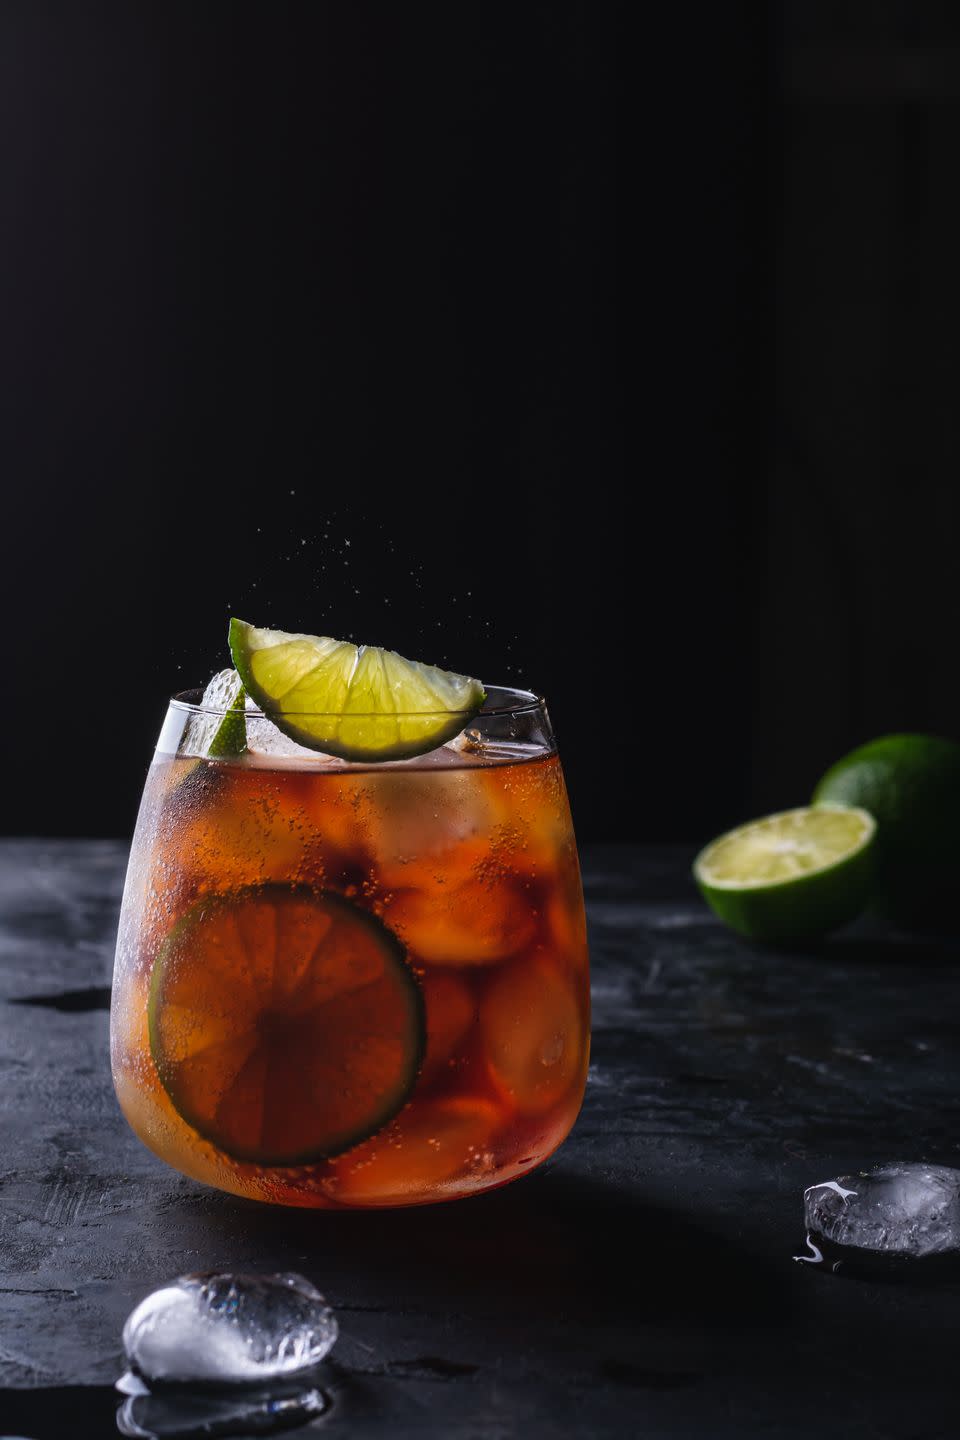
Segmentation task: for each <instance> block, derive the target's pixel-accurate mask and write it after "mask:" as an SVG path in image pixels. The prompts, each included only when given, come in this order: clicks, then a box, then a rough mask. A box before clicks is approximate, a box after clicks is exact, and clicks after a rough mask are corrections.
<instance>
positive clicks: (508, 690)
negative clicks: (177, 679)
mask: <svg viewBox="0 0 960 1440" xmlns="http://www.w3.org/2000/svg"><path fill="white" fill-rule="evenodd" d="M484 688H485V690H486V692H487V700H485V701H484V704H483V708H482V709H481V710H389V711H383V710H351V711H349V712H348V716H347V717H346V718H349V719H350V720H382V719H383V718H384V717H385V716H389V717H390V718H396V719H398V720H408V719H409V720H412V719H420V720H426V719H434V720H440V719H442V718H443V717H444V716H450V715H462V716H463V717H464V724H466V723H467V721H468V720H474V721H476V722H480V721H481V720H485V719H491V718H494V717H499V718H501V719H502V718H503V717H504V716H507V717H511V716H515V715H530V714H533V713H534V712H535V711H537V710H541V711H544V712H545V711H546V701H545V700H544V699H543V696H541V695H537V694H535V693H534V692H533V691H532V690H520V689H518V688H517V687H515V686H513V685H487V686H485V687H484ZM493 694H496V695H498V696H508V697H510V703H508V704H505V705H504V704H496V705H493V706H492V707H490V708H489V709H488V708H487V701H489V700H490V698H491V696H492V695H493ZM193 696H199V697H200V698H199V700H197V699H193V698H192V697H193ZM202 700H203V690H202V689H201V688H200V687H199V686H197V687H195V688H194V689H192V690H180V691H179V692H178V693H177V694H176V695H171V696H170V700H169V702H168V703H169V705H170V707H171V709H174V710H180V711H184V712H185V713H186V714H188V715H213V716H218V717H220V718H221V719H222V718H223V717H224V716H226V715H229V714H230V713H231V711H230V709H229V707H226V706H223V705H204V704H202V703H201V702H202ZM278 713H279V714H280V715H284V716H295V715H296V716H312V717H314V718H315V719H318V720H329V719H341V718H344V717H343V715H342V712H341V711H338V710H281V711H279V712H278ZM245 714H246V716H247V718H248V719H253V720H257V719H260V720H270V719H271V716H270V714H269V712H268V711H266V710H260V709H247V710H246V711H245Z"/></svg>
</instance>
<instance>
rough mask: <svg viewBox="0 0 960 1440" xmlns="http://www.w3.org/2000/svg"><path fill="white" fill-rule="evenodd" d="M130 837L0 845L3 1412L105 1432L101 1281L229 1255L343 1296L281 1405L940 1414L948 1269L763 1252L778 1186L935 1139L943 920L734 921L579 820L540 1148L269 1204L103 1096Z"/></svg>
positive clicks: (39, 1438)
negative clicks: (460, 1195) (367, 1198)
mask: <svg viewBox="0 0 960 1440" xmlns="http://www.w3.org/2000/svg"><path fill="white" fill-rule="evenodd" d="M124 858H125V849H124V846H123V845H121V844H119V843H112V842H106V841H90V842H79V841H72V842H71V841H41V840H31V841H12V840H11V841H4V842H0V915H2V920H0V1122H2V1132H0V1142H2V1143H0V1237H2V1245H0V1434H5V1433H7V1432H9V1433H13V1434H16V1435H23V1436H28V1437H34V1440H46V1437H49V1436H56V1437H57V1440H60V1437H65V1440H69V1437H74V1436H77V1437H86V1436H91V1437H99V1436H109V1435H111V1434H115V1433H116V1431H115V1429H114V1411H115V1409H116V1396H115V1395H114V1394H113V1393H112V1391H111V1389H110V1386H111V1384H112V1382H113V1380H114V1379H115V1378H116V1377H117V1375H118V1374H119V1372H120V1369H121V1360H120V1329H121V1325H122V1322H123V1319H124V1317H125V1315H126V1314H127V1312H128V1311H129V1310H130V1308H131V1307H132V1305H133V1304H134V1303H135V1302H136V1301H137V1299H138V1298H139V1297H140V1296H141V1295H143V1294H144V1293H145V1292H146V1291H147V1290H148V1289H149V1288H151V1287H153V1286H154V1285H156V1284H157V1283H159V1282H161V1281H164V1280H166V1279H168V1278H169V1277H171V1276H174V1275H176V1274H178V1273H180V1272H182V1271H186V1270H196V1269H209V1268H227V1267H233V1268H238V1269H251V1268H254V1269H297V1270H301V1271H303V1272H304V1273H306V1274H307V1275H308V1276H310V1277H311V1278H312V1279H314V1280H315V1281H316V1282H317V1284H319V1286H320V1287H321V1289H323V1290H324V1291H325V1293H326V1294H327V1296H328V1297H329V1299H330V1300H331V1301H332V1302H333V1303H334V1304H335V1305H336V1307H337V1310H338V1312H339V1316H340V1321H341V1327H342V1334H341V1339H340V1341H339V1343H338V1344H337V1346H336V1349H335V1351H334V1352H333V1357H332V1358H333V1361H334V1363H332V1364H330V1365H329V1366H328V1367H327V1383H328V1389H329V1390H330V1392H331V1394H332V1396H333V1399H334V1408H333V1410H332V1412H331V1414H330V1415H329V1417H328V1418H327V1419H326V1420H324V1421H322V1422H315V1423H314V1425H313V1426H312V1427H311V1428H309V1429H306V1430H303V1431H301V1432H299V1433H301V1434H303V1435H308V1434H311V1435H312V1434H315V1433H319V1432H320V1431H321V1430H323V1431H325V1432H328V1433H329V1435H330V1437H331V1440H333V1437H335V1436H337V1435H338V1434H342V1435H343V1436H344V1437H350V1440H365V1437H367V1436H381V1435H383V1436H390V1437H392V1440H406V1437H414V1436H424V1435H426V1436H432V1435H436V1436H443V1437H451V1440H511V1437H514V1436H517V1437H519V1436H523V1437H530V1440H551V1437H555V1436H576V1437H590V1436H607V1435H623V1436H630V1437H638V1440H641V1437H643V1440H654V1437H661V1436H662V1437H687V1436H690V1437H709V1440H721V1437H728V1436H729V1437H738V1440H739V1437H743V1436H753V1435H756V1436H763V1437H777V1436H791V1437H794V1436H796V1437H800V1436H803V1437H814V1436H815V1437H823V1436H844V1437H861V1436H864V1437H866V1436H869V1437H883V1436H891V1437H894V1436H895V1437H911V1440H933V1437H939V1436H955V1435H956V1434H957V1433H958V1430H960V1422H958V1420H957V1418H956V1416H955V1414H954V1399H953V1397H954V1392H955V1388H956V1373H957V1360H956V1353H957V1340H956V1325H955V1319H956V1314H957V1308H958V1303H960V1286H958V1285H956V1284H955V1283H954V1282H952V1281H947V1282H942V1283H940V1284H939V1285H936V1286H929V1285H924V1284H922V1283H920V1281H919V1280H917V1281H913V1280H908V1281H907V1282H906V1283H900V1284H881V1283H876V1282H866V1281H858V1280H853V1279H847V1280H843V1279H840V1278H839V1277H834V1276H831V1275H829V1274H826V1273H821V1272H819V1271H814V1270H813V1269H812V1267H809V1266H805V1265H798V1264H794V1263H793V1262H792V1260H791V1256H792V1255H793V1254H794V1253H796V1252H798V1251H799V1250H800V1249H801V1248H802V1243H801V1242H802V1240H803V1234H802V1219H801V1216H802V1211H801V1192H802V1190H803V1187H804V1186H805V1185H806V1184H809V1183H813V1182H815V1181H819V1180H824V1179H827V1178H829V1177H831V1176H833V1175H836V1174H841V1173H843V1172H845V1171H849V1170H850V1169H851V1168H857V1167H859V1166H860V1165H862V1164H864V1163H868V1162H873V1161H879V1160H886V1159H893V1158H905V1159H919V1158H925V1159H931V1160H939V1161H942V1162H945V1163H947V1164H960V1090H958V1079H960V1027H958V1024H957V997H958V984H957V980H958V969H957V960H958V948H957V946H956V945H955V944H953V943H948V942H933V941H919V940H916V939H913V940H912V939H910V938H908V937H904V936H885V935H883V934H882V933H880V932H874V931H871V930H870V929H869V928H866V929H862V930H860V931H853V932H851V933H848V934H846V935H844V936H841V937H839V938H837V939H836V940H834V941H832V942H830V943H828V944H827V945H825V946H823V947H822V949H820V950H819V951H809V952H806V953H795V954H794V953H782V952H765V951H762V950H759V949H753V948H751V947H750V946H748V945H746V944H743V943H741V942H739V941H738V940H737V939H736V938H735V937H733V936H731V935H730V934H729V933H727V932H726V931H725V930H724V929H723V928H722V927H721V926H720V925H719V924H718V923H717V922H715V921H714V920H713V919H712V917H711V916H710V915H709V914H708V913H707V912H706V911H705V910H704V908H703V907H702V906H701V904H700V903H699V901H698V900H697V899H696V897H695V895H694V893H693V890H692V887H691V884H690V882H689V879H688V864H689V858H690V856H689V853H688V852H687V851H686V850H683V849H681V848H677V849H665V848H654V849H649V848H627V847H617V848H613V847H610V848H607V847H601V848H597V849H592V850H588V851H587V853H586V856H585V864H584V870H585V880H586V889H587V897H588V905H589V914H590V925H591V937H592V953H593V962H594V1003H595V1029H594V1058H593V1064H592V1067H591V1071H590V1084H589V1088H588V1091H587V1098H586V1102H585V1104H584V1108H583V1112H582V1115H581V1117H580V1121H579V1123H578V1125H577V1128H576V1130H575V1131H574V1133H573V1135H572V1136H571V1138H570V1139H569V1140H568V1142H567V1144H566V1145H565V1146H564V1148H563V1149H562V1151H561V1152H560V1153H559V1155H558V1156H557V1157H556V1158H555V1159H554V1161H553V1162H551V1164H550V1165H548V1166H547V1167H545V1168H544V1169H543V1170H542V1171H540V1172H539V1173H537V1174H535V1175H532V1176H530V1177H529V1178H528V1179H526V1180H523V1181H521V1182H519V1183H518V1184H515V1185H513V1186H511V1187H509V1188H507V1189H505V1190H503V1191H500V1192H498V1193H496V1194H493V1195H490V1196H487V1197H479V1198H477V1199H473V1200H469V1201H463V1202H460V1203H458V1204H455V1205H449V1206H441V1207H437V1208H428V1209H423V1210H411V1211H394V1212H387V1213H384V1212H380V1213H370V1214H347V1213H344V1214H323V1213H312V1212H306V1211H289V1210H280V1209H273V1208H269V1207H263V1206H258V1205H256V1204H255V1203H253V1202H243V1201H238V1200H235V1199H231V1198H229V1197H228V1196H225V1195H220V1194H218V1193H215V1192H213V1191H210V1190H206V1189H203V1188H202V1187H201V1186H199V1185H196V1184H194V1183H192V1182H191V1181H189V1180H186V1179H184V1178H182V1177H181V1176H179V1175H176V1174H175V1173H173V1172H172V1171H171V1170H168V1169H167V1168H165V1167H164V1166H163V1165H162V1164H161V1163H160V1161H159V1160H156V1159H155V1158H154V1157H153V1156H152V1155H151V1154H149V1153H148V1152H147V1151H146V1150H145V1149H143V1148H142V1146H141V1145H140V1144H139V1143H138V1142H137V1140H135V1138H134V1137H133V1135H132V1134H131V1133H130V1132H129V1131H128V1129H127V1127H126V1125H125V1123H124V1121H123V1119H122V1118H121V1116H120V1114H119V1111H118V1110H117V1107H116V1105H115V1102H114V1099H113V1093H112V1090H111V1086H110V1076H109V1068H108V1059H107V1028H108V1013H107V1006H108V1003H109V989H108V987H109V984H110V972H111V963H112V949H113V935H114V928H115V923H116V913H117V906H118V902H119V899H120V891H121V884H122V877H123V867H124ZM294 1433H297V1432H294Z"/></svg>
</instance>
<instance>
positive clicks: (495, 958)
mask: <svg viewBox="0 0 960 1440" xmlns="http://www.w3.org/2000/svg"><path fill="white" fill-rule="evenodd" d="M222 713H223V712H221V714H219V715H218V714H211V713H210V711H209V709H207V710H205V709H204V707H203V705H202V703H201V696H200V695H199V692H191V693H186V694H184V695H181V696H178V697H177V698H175V699H174V700H172V701H171V703H170V707H169V711H168V714H167V719H166V723H165V725H164V728H163V731H162V733H161V737H160V741H159V744H158V747H157V752H156V757H155V759H154V762H153V765H152V766H151V769H150V772H149V776H148V779H147V783H146V788H145V792H144V797H143V802H142V805H141V809H140V817H139V821H138V824H137V829H136V834H135V837H134V841H133V847H132V851H131V856H130V864H129V870H128V875H127V883H126V889H125V892H124V900H123V909H122V915H121V923H120V934H119V940H118V946H117V958H116V969H115V978H114V990H113V1013H112V1062H113V1075H114V1083H115V1086H116V1091H117V1095H118V1097H119V1101H120V1104H121V1106H122V1108H123V1111H124V1114H125V1115H126V1117H127V1119H128V1121H129V1123H130V1125H131V1126H132V1128H133V1129H134V1131H135V1132H136V1134H137V1135H138V1136H139V1137H140V1139H141V1140H142V1141H143V1142H144V1143H145V1144H146V1145H147V1146H149V1147H150V1149H152V1150H153V1151H155V1152H156V1154H158V1155H159V1156H160V1157H161V1158H162V1159H164V1160H166V1161H167V1162H168V1163H169V1164H170V1165H172V1166H174V1167H175V1168H176V1169H178V1170H180V1171H182V1172H183V1173H185V1174H187V1175H190V1176H192V1177H193V1178H194V1179H197V1180H200V1181H203V1182H205V1183H206V1184H209V1185H214V1186H218V1187H219V1188H221V1189H223V1190H227V1191H232V1192H234V1193H235V1194H238V1195H243V1196H247V1197H250V1198H254V1199H259V1200H265V1201H273V1202H279V1203H283V1204H288V1205H299V1206H312V1207H317V1208H342V1207H350V1208H365V1207H378V1206H397V1205H418V1204H425V1203H428V1202H431V1201H439V1200H450V1199H455V1198H457V1197H460V1196H465V1195H471V1194H476V1193H477V1192H480V1191H483V1190H488V1189H491V1188H494V1187H496V1186H499V1185H503V1184H505V1183H507V1182H508V1181H511V1180H513V1179H515V1178H517V1177H518V1176H521V1175H523V1174H525V1173H526V1172H528V1171H529V1170H531V1169H533V1167H534V1166H536V1165H538V1164H540V1163H541V1162H542V1161H543V1160H545V1159H546V1158H547V1157H548V1156H549V1155H550V1154H551V1153H552V1152H553V1151H554V1150H555V1149H556V1148H557V1146H558V1145H560V1143H561V1142H562V1141H563V1139H564V1137H565V1136H566V1135H567V1134H568V1132H569V1130H570V1128H571V1126H572V1125H573V1123H574V1120H575V1118H576V1115H577V1112H578V1110H579V1107H580V1103H581V1100H582V1096H583V1089H584V1083H585V1077H586V1069H587V1060H588V1053H589V980H588V961H587V945H586V932H585V922H584V911H583V898H582V892H581V886H580V874H579V868H578V863H577V853H576V847H575V842H574V835H573V828H572V824H571V818H570V810H569V805H568V801H567V794H566V789H565V786H564V780H563V775H562V772H561V769H560V762H559V760H558V757H557V753H556V747H555V743H554V739H553V735H552V732H551V729H550V724H549V720H548V718H547V714H546V711H545V709H544V707H543V705H542V703H541V702H540V701H539V700H537V698H536V697H535V696H533V695H530V694H527V693H525V692H522V691H515V690H503V689H493V688H491V689H490V690H489V691H488V693H487V699H486V702H485V705H484V708H483V710H482V711H481V712H480V714H479V715H477V716H475V717H474V718H472V719H471V720H470V728H469V729H468V730H466V731H465V732H464V733H462V734H461V735H460V736H458V737H457V738H456V739H455V740H453V741H452V742H450V743H448V744H446V745H443V746H441V747H440V748H438V749H436V750H433V751H431V752H429V753H428V754H425V755H420V756H418V757H416V758H414V759H407V760H399V761H391V762H387V763H381V764H375V763H363V764H361V763H354V762H350V761H345V760H341V759H336V758H334V757H331V756H327V755H322V754H319V753H317V752H315V751H310V750H305V749H302V748H301V747H299V746H298V745H296V744H294V743H293V742H292V741H290V740H288V739H286V738H285V737H284V736H282V735H280V734H279V732H277V731H276V730H275V729H274V726H273V725H272V724H271V722H270V721H269V719H268V718H267V717H266V716H264V715H263V714H262V713H261V712H259V711H254V710H248V711H247V715H246V726H247V733H248V737H249V748H248V749H247V750H246V751H245V752H244V753H243V754H240V755H237V756H233V757H224V758H211V757H210V756H209V754H208V753H207V752H208V748H209V747H208V741H209V735H210V733H211V727H215V726H216V724H218V723H219V721H220V720H221V718H222Z"/></svg>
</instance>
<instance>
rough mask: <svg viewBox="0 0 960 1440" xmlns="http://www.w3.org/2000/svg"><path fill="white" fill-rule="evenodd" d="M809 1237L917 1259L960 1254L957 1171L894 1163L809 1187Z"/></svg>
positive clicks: (806, 1203)
mask: <svg viewBox="0 0 960 1440" xmlns="http://www.w3.org/2000/svg"><path fill="white" fill-rule="evenodd" d="M803 1208H804V1218H805V1221H806V1227H807V1230H808V1232H810V1233H812V1234H813V1235H814V1236H815V1237H816V1236H818V1235H819V1236H821V1237H822V1238H823V1239H824V1240H828V1241H830V1242H831V1243H832V1244H833V1245H838V1246H846V1247H849V1248H851V1249H857V1250H864V1251H872V1252H879V1253H882V1254H884V1255H889V1256H900V1255H909V1256H913V1257H916V1258H918V1259H920V1258H923V1257H926V1256H929V1255H943V1254H946V1253H947V1252H949V1251H951V1250H958V1249H960V1170H952V1169H950V1168H949V1167H948V1166H946V1165H923V1164H909V1163H906V1162H902V1161H895V1162H892V1163H890V1164H886V1165H875V1166H874V1167H873V1169H872V1170H861V1171H859V1172H858V1173H857V1174H855V1175H841V1176H840V1177H839V1178H838V1179H836V1180H824V1181H821V1182H820V1183H819V1184H817V1185H810V1186H808V1187H807V1189H806V1190H805V1191H804V1192H803Z"/></svg>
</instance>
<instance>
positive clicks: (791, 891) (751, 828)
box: [693, 805, 877, 942]
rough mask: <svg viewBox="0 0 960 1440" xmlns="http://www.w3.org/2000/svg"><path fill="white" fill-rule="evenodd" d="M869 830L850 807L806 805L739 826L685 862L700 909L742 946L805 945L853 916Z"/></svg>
mask: <svg viewBox="0 0 960 1440" xmlns="http://www.w3.org/2000/svg"><path fill="white" fill-rule="evenodd" d="M876 831H877V824H876V821H875V820H874V818H873V816H872V815H870V814H869V813H868V812H867V811H866V810H861V809H859V808H858V807H854V806H839V805H813V806H809V807H807V808H804V809H801V810H785V811H783V812H782V813H781V814H778V815H768V816H766V817H765V818H764V819H762V820H753V821H751V822H750V823H749V824H748V825H741V826H739V827H738V828H737V829H736V830H731V831H729V832H728V833H727V834H726V835H721V836H720V838H719V839H717V840H714V841H712V842H711V844H709V845H708V846H707V847H706V849H704V850H702V851H701V852H700V854H699V855H698V856H697V858H696V860H695V861H694V863H693V874H694V879H695V880H696V882H697V884H698V885H699V887H700V891H701V893H702V895H703V898H704V899H705V900H706V902H707V904H708V905H709V906H710V907H711V909H712V910H713V911H714V913H715V914H716V915H718V916H719V917H720V919H721V920H723V921H724V922H725V923H726V924H727V925H729V926H730V927H731V929H733V930H736V931H737V932H738V933H739V934H741V935H745V936H746V937H747V938H748V939H750V940H762V941H775V942H788V941H793V940H811V939H815V938H817V937H818V936H821V935H825V934H827V933H828V931H830V930H835V929H836V928H837V927H838V926H840V925H845V924H846V923H847V921H848V920H853V919H855V918H856V916H857V915H859V914H860V912H861V910H863V908H864V906H865V905H866V904H867V901H868V900H869V899H870V892H871V888H872V885H873V849H874V840H875V837H876Z"/></svg>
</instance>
